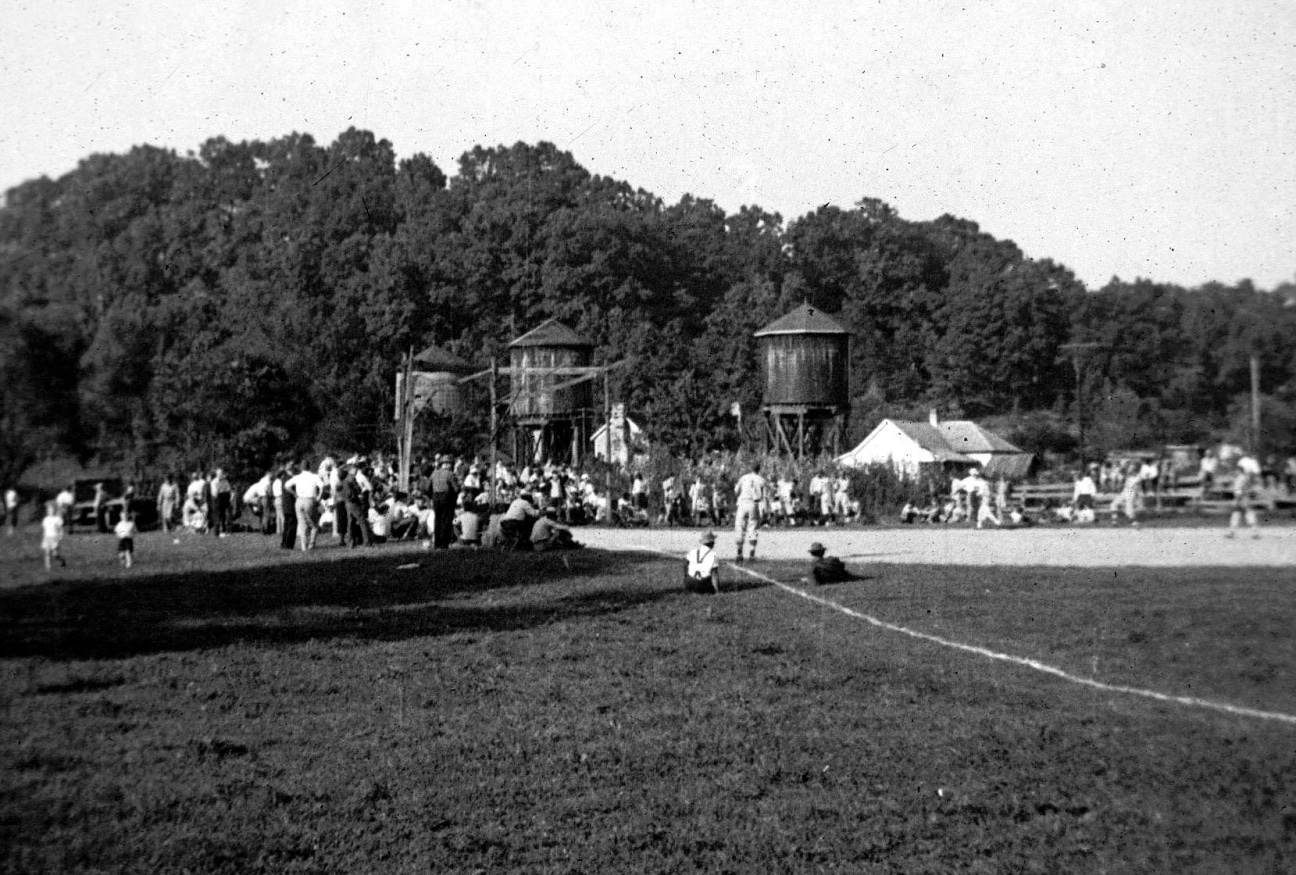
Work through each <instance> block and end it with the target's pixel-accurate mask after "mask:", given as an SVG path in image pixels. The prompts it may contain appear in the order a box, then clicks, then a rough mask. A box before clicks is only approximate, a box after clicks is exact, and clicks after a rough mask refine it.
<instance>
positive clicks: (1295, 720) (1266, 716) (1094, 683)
mask: <svg viewBox="0 0 1296 875" xmlns="http://www.w3.org/2000/svg"><path fill="white" fill-rule="evenodd" d="M645 549H648V550H649V552H653V553H664V551H662V550H654V549H651V548H645ZM666 555H670V554H666ZM726 564H727V565H728V566H729V567H730V568H732V569H734V570H735V571H741V572H742V573H743V574H746V575H748V576H750V577H754V578H756V579H757V580H763V581H765V582H766V583H772V584H773V585H774V586H777V587H778V588H779V589H781V590H784V591H785V592H790V593H792V594H793V595H797V596H800V597H801V598H803V599H806V600H807V601H811V602H814V603H815V604H818V605H822V606H823V607H825V608H832V609H833V610H834V611H838V612H840V613H842V614H845V615H846V616H848V617H852V618H854V619H856V620H863V621H864V622H866V623H869V624H871V625H873V626H877V627H878V628H879V629H886V630H887V631H888V632H899V633H900V634H902V635H908V636H909V637H910V638H917V639H918V640H920V641H930V642H931V643H933V644H939V645H941V646H942V647H952V648H954V649H955V650H962V651H963V652H965V653H974V654H976V655H977V656H984V657H985V658H986V659H997V660H999V661H1000V662H1007V663H1011V664H1013V665H1020V666H1023V667H1025V668H1029V669H1034V670H1035V671H1038V672H1043V673H1044V674H1049V675H1053V676H1054V677H1058V678H1062V680H1065V681H1070V682H1071V683H1073V684H1079V685H1081V686H1084V687H1090V688H1092V689H1095V690H1102V691H1103V692H1107V693H1125V694H1127V695H1130V696H1142V697H1143V698H1145V699H1155V700H1156V701H1158V702H1168V703H1170V704H1173V705H1187V706H1189V707H1193V708H1207V709H1209V710H1212V711H1221V712H1223V713H1225V714H1233V715H1235V716H1238V717H1254V718H1256V719H1259V720H1274V721H1277V722H1279V723H1290V724H1292V725H1294V726H1296V714H1284V713H1282V712H1281V711H1261V710H1259V709H1257V708H1243V707H1241V706H1239V705H1230V704H1228V703H1227V702H1212V701H1211V700H1210V699H1198V698H1195V697H1193V696H1173V695H1170V694H1169V693H1158V692H1157V691H1156V690H1145V689H1142V688H1140V687H1128V686H1125V685H1124V684H1105V683H1103V682H1102V681H1099V680H1094V679H1093V678H1086V677H1080V676H1079V675H1074V674H1071V673H1070V672H1068V671H1064V670H1062V669H1060V668H1058V667H1057V666H1053V665H1048V664H1047V663H1043V662H1040V661H1039V660H1037V659H1029V658H1027V657H1024V656H1013V655H1012V654H1011V653H999V652H998V651H995V650H990V649H988V648H985V647H978V646H977V645H975V644H964V643H962V642H961V641H951V640H949V639H948V638H942V637H940V636H939V635H930V634H928V633H926V632H919V631H917V630H915V629H908V628H906V627H904V626H897V625H896V624H895V623H888V622H887V621H886V620H879V619H878V618H877V617H872V616H869V615H868V614H863V613H860V612H859V611H856V610H853V609H851V608H848V607H846V606H845V605H840V604H838V603H837V602H835V601H832V600H831V599H826V598H824V597H822V596H817V595H814V594H813V593H808V592H806V591H805V590H800V589H797V588H796V587H794V586H788V585H787V584H786V583H780V582H779V581H777V580H775V579H774V578H772V577H767V576H765V575H764V574H761V573H760V572H758V571H752V570H751V569H750V568H743V567H742V566H741V565H734V564H732V563H726Z"/></svg>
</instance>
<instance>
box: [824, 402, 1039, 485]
mask: <svg viewBox="0 0 1296 875" xmlns="http://www.w3.org/2000/svg"><path fill="white" fill-rule="evenodd" d="M1034 460H1035V456H1034V454H1033V453H1028V452H1026V451H1024V450H1022V449H1021V448H1020V447H1017V446H1014V445H1013V444H1010V443H1009V442H1008V441H1006V440H1004V439H1003V438H1002V437H1000V436H999V435H997V434H995V433H994V432H992V431H990V430H989V429H986V428H983V427H982V426H980V425H977V424H976V423H975V422H972V421H971V420H968V419H954V420H949V421H948V422H941V421H940V419H939V418H938V417H937V416H936V413H935V411H933V412H932V415H931V418H930V419H929V420H928V421H927V422H915V421H911V420H901V419H884V420H882V421H881V422H880V423H878V426H877V428H875V429H873V431H872V432H870V433H869V435H868V437H866V438H864V440H862V441H860V443H859V445H858V446H856V447H855V449H853V450H851V451H850V452H847V453H843V454H842V455H840V456H838V457H837V460H836V461H837V464H839V465H843V466H845V467H848V468H860V467H863V466H865V465H878V464H881V465H891V466H893V467H895V468H898V469H900V470H901V471H904V472H906V473H909V474H916V473H918V471H919V470H921V468H922V466H924V465H939V466H941V468H942V469H952V470H955V471H963V470H966V469H968V468H971V467H979V468H980V469H981V473H982V474H984V475H985V476H986V478H988V479H991V480H996V479H998V478H1000V477H1002V478H1004V479H1006V480H1022V479H1025V478H1026V477H1027V475H1028V474H1029V473H1030V470H1031V465H1032V464H1033V463H1034Z"/></svg>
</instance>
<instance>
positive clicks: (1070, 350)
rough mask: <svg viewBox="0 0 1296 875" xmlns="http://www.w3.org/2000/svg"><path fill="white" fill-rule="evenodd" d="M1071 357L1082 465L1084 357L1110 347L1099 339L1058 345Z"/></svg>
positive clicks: (1083, 454)
mask: <svg viewBox="0 0 1296 875" xmlns="http://www.w3.org/2000/svg"><path fill="white" fill-rule="evenodd" d="M1058 348H1059V349H1061V350H1062V352H1063V353H1065V354H1067V355H1069V356H1070V357H1071V366H1072V367H1074V368H1075V378H1076V430H1077V431H1078V432H1079V450H1080V465H1081V466H1082V467H1083V466H1084V463H1085V420H1084V359H1085V357H1086V356H1088V355H1089V354H1091V353H1095V352H1098V351H1099V350H1105V349H1109V347H1108V346H1107V344H1105V343H1100V342H1098V341H1089V342H1086V343H1064V344H1062V346H1060V347H1058Z"/></svg>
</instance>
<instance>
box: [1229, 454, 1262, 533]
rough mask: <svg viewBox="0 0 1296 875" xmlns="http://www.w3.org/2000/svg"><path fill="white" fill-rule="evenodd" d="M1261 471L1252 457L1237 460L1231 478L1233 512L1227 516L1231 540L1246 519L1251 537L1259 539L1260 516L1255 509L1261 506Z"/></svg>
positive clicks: (1258, 464)
mask: <svg viewBox="0 0 1296 875" xmlns="http://www.w3.org/2000/svg"><path fill="white" fill-rule="evenodd" d="M1260 485H1261V469H1260V463H1259V462H1258V461H1256V458H1255V457H1254V456H1243V457H1242V458H1240V459H1238V463H1237V474H1235V475H1234V477H1233V512H1232V513H1230V514H1229V529H1228V535H1227V536H1228V537H1230V538H1232V537H1233V536H1234V535H1236V534H1237V530H1238V529H1239V528H1240V527H1241V526H1242V520H1243V518H1244V517H1245V518H1246V524H1247V528H1249V529H1250V530H1251V537H1253V538H1258V537H1260V516H1259V514H1257V513H1256V508H1257V507H1258V506H1260V505H1261V504H1263V502H1262V501H1261V496H1260Z"/></svg>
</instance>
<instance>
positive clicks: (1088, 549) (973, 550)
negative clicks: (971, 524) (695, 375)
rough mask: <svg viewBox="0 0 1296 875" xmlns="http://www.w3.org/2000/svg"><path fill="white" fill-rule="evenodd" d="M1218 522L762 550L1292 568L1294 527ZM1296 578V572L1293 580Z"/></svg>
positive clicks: (724, 539)
mask: <svg viewBox="0 0 1296 875" xmlns="http://www.w3.org/2000/svg"><path fill="white" fill-rule="evenodd" d="M701 531H702V530H701V529H581V530H579V531H578V532H577V537H578V538H579V539H580V540H581V541H583V542H585V543H586V544H588V545H589V546H591V547H598V548H600V549H605V550H633V549H651V550H660V551H663V552H667V553H674V554H679V555H683V554H684V553H685V552H686V551H687V550H689V549H690V548H692V547H693V545H694V544H696V543H697V540H698V536H699V534H700V533H701ZM1224 533H1225V529H1224V528H1223V527H1215V528H1201V527H1198V528H1160V527H1149V528H1140V529H1129V528H1110V527H1103V526H1096V527H1091V528H1061V527H1057V528H1053V527H1050V528H1034V529H1018V530H1010V531H1000V530H986V531H976V530H974V529H950V528H944V527H939V526H937V527H930V526H917V527H914V528H907V527H906V528H842V529H833V528H809V529H772V530H764V529H762V530H761V533H760V545H759V547H758V548H757V555H758V557H759V558H764V559H804V558H806V549H807V548H808V547H809V546H810V543H811V542H812V541H822V542H823V543H824V545H825V546H827V548H828V552H829V553H830V554H833V555H836V556H840V557H842V558H843V559H854V560H856V561H860V560H871V561H876V562H895V563H910V564H954V565H1055V566H1068V567H1090V566H1115V567H1124V566H1137V565H1141V566H1157V567H1184V566H1203V565H1220V566H1231V567H1247V566H1250V567H1259V566H1270V567H1273V566H1279V567H1282V566H1291V567H1294V568H1296V527H1293V526H1281V527H1279V526H1272V527H1269V528H1265V529H1262V530H1261V535H1260V537H1259V538H1258V539H1254V540H1253V539H1252V538H1250V537H1248V536H1247V535H1246V533H1243V534H1241V535H1239V537H1238V538H1237V539H1236V540H1233V539H1229V538H1226V537H1225V536H1224ZM716 535H717V540H716V549H717V551H718V552H719V553H720V555H721V556H722V557H724V558H726V559H728V558H730V557H732V556H733V554H734V535H733V531H732V530H731V529H718V530H716ZM1293 583H1296V578H1294V579H1293Z"/></svg>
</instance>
